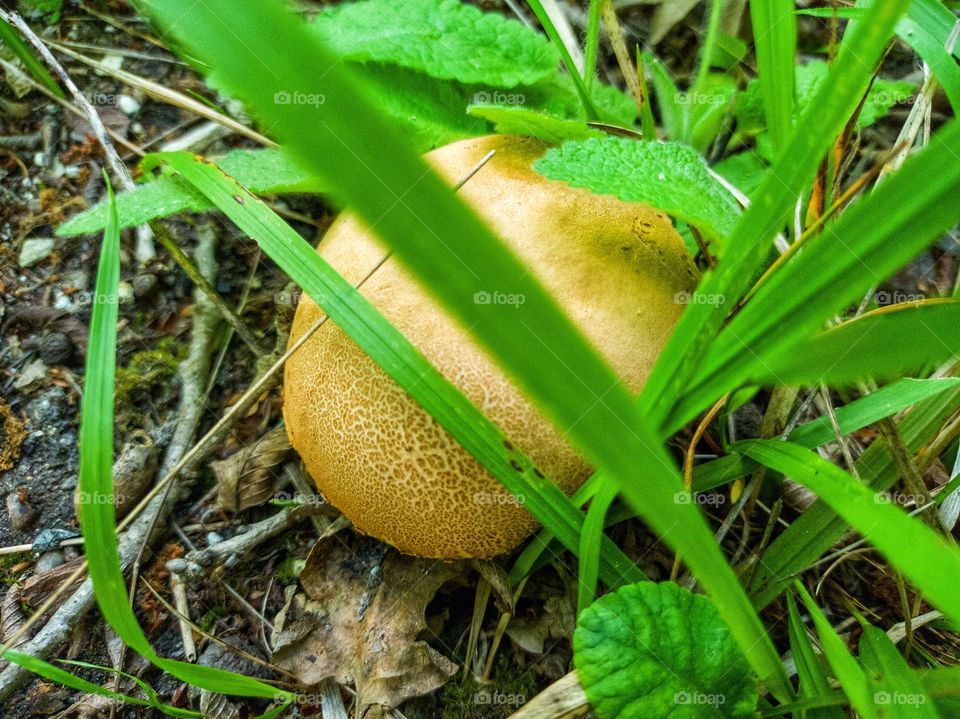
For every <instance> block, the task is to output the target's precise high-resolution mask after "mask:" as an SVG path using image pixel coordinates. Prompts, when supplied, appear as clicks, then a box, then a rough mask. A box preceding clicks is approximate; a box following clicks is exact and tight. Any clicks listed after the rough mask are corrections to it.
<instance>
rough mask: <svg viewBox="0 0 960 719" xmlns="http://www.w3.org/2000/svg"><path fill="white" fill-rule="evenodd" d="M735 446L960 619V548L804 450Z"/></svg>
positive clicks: (759, 443)
mask: <svg viewBox="0 0 960 719" xmlns="http://www.w3.org/2000/svg"><path fill="white" fill-rule="evenodd" d="M735 447H736V448H737V449H738V450H739V451H741V452H743V453H744V454H746V455H747V456H749V457H751V458H752V459H754V460H756V461H757V462H760V463H761V464H763V465H766V466H767V467H770V468H771V469H774V470H776V471H778V472H781V473H782V474H784V475H787V476H789V477H790V478H791V479H793V480H794V481H796V482H799V483H801V484H803V485H804V486H806V487H807V488H808V489H810V490H811V491H812V492H813V493H814V494H816V495H817V496H818V497H819V498H820V499H822V500H823V501H824V502H826V503H827V504H828V505H829V506H830V508H831V509H833V510H834V511H835V512H836V513H837V514H839V515H840V516H841V517H843V519H844V520H846V521H847V523H848V524H849V525H850V526H851V527H853V528H854V529H855V530H857V531H858V532H860V533H861V534H862V535H863V536H864V537H865V538H866V539H867V541H869V542H870V543H871V544H873V545H874V546H875V547H876V548H877V549H878V550H880V552H881V554H883V555H884V556H885V557H886V558H887V559H888V560H889V561H890V563H891V564H892V565H893V566H894V567H896V568H897V569H898V570H899V571H900V572H902V573H903V575H904V576H905V577H907V578H908V579H909V580H910V581H911V582H913V584H914V585H915V586H916V587H917V589H919V590H920V591H921V592H923V594H924V596H925V597H926V598H927V599H928V600H929V601H930V602H931V603H932V604H935V605H936V606H937V607H938V608H939V609H940V610H941V611H943V613H944V614H946V615H947V616H949V617H952V618H954V619H957V618H958V617H960V549H958V548H957V546H956V545H955V544H949V543H947V542H946V541H944V539H943V538H942V537H941V536H939V535H937V534H936V533H934V532H933V531H932V530H931V529H930V528H929V527H927V525H925V524H924V523H923V522H922V521H921V520H919V519H916V518H914V517H910V516H909V515H908V514H907V513H906V512H904V511H903V510H902V509H900V508H899V507H897V506H895V505H893V504H890V503H889V502H888V501H886V499H885V498H884V497H883V496H882V495H879V494H878V493H877V492H875V491H874V490H872V489H870V488H869V487H868V486H867V485H865V484H862V483H860V482H858V481H857V480H856V479H854V478H853V477H851V476H850V475H849V474H847V473H846V472H844V471H843V470H842V469H840V468H839V467H837V466H836V465H834V464H831V463H830V462H828V461H827V460H825V459H823V458H821V457H820V456H819V455H817V454H814V453H812V452H809V451H808V450H806V449H804V448H803V447H798V446H797V445H794V444H790V443H789V442H779V441H771V440H766V441H764V440H749V441H745V442H738V443H737V444H736V445H735Z"/></svg>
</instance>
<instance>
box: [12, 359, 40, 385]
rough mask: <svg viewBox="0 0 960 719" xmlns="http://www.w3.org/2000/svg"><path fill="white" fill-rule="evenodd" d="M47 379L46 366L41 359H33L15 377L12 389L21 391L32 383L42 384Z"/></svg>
mask: <svg viewBox="0 0 960 719" xmlns="http://www.w3.org/2000/svg"><path fill="white" fill-rule="evenodd" d="M46 377H47V366H46V365H45V364H44V363H43V360H41V359H35V360H33V362H31V363H30V364H28V365H27V366H26V367H24V368H23V370H22V371H21V372H20V373H19V374H18V375H17V379H16V380H14V382H13V388H14V389H19V390H23V389H26V388H27V387H30V386H32V385H33V384H34V383H39V382H42V381H43V380H44V379H46Z"/></svg>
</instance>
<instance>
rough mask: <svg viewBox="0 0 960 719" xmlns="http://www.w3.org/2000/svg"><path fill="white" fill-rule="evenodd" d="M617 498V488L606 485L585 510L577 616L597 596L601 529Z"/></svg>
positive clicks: (612, 485)
mask: <svg viewBox="0 0 960 719" xmlns="http://www.w3.org/2000/svg"><path fill="white" fill-rule="evenodd" d="M616 498H617V488H616V485H614V484H612V483H611V484H606V485H604V486H603V487H601V488H600V491H599V492H598V493H597V496H596V497H594V498H593V501H592V502H591V503H590V508H589V509H588V510H587V519H586V521H584V523H583V529H582V530H581V531H580V568H579V571H578V575H579V577H578V582H577V614H578V615H579V614H580V612H582V611H583V610H584V609H586V608H587V607H588V606H590V603H591V602H593V598H594V597H595V596H596V594H597V576H598V574H599V570H600V548H601V541H600V540H601V539H603V537H604V534H603V528H604V524H605V521H604V520H606V518H607V510H609V509H610V505H611V504H612V503H613V500H614V499H616Z"/></svg>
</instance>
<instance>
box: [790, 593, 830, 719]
mask: <svg viewBox="0 0 960 719" xmlns="http://www.w3.org/2000/svg"><path fill="white" fill-rule="evenodd" d="M787 635H788V637H789V638H790V650H791V652H792V654H793V662H794V665H795V666H796V668H797V679H798V680H799V682H800V684H799V691H798V692H797V694H798V696H799V697H800V698H801V699H815V698H817V697H825V696H829V695H830V694H831V693H832V691H833V689H832V688H831V686H830V682H829V680H828V679H827V675H826V674H824V672H823V667H822V666H821V665H820V660H819V659H817V654H816V652H815V651H814V649H813V643H812V642H811V641H810V637H809V636H807V633H806V631H805V630H804V628H803V620H802V619H801V618H800V612H798V611H797V603H796V602H795V601H794V599H793V594H790V593H788V594H787ZM843 717H844V713H843V711H842V710H840V709H837V708H828V709H811V710H807V711H804V712H800V713H799V717H798V719H843Z"/></svg>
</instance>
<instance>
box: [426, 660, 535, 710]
mask: <svg viewBox="0 0 960 719" xmlns="http://www.w3.org/2000/svg"><path fill="white" fill-rule="evenodd" d="M491 679H492V681H491V682H490V683H489V684H479V683H478V682H477V681H476V680H475V679H474V678H473V676H472V675H469V676H467V677H466V678H464V677H461V676H459V675H458V676H457V677H455V678H454V679H452V680H450V681H449V682H448V683H447V685H446V686H445V687H444V688H443V693H442V695H441V698H440V703H441V706H442V707H443V714H442V716H443V719H502V718H504V717H508V716H510V715H511V714H513V713H514V712H516V711H517V710H518V709H519V708H520V707H521V706H523V705H524V704H526V703H527V702H528V701H530V700H531V699H533V697H534V695H535V694H537V691H538V690H537V683H536V678H535V677H534V675H533V672H531V671H530V670H529V669H528V670H526V671H524V670H522V669H519V668H518V667H517V666H516V665H514V664H512V663H511V662H510V661H509V660H508V659H507V657H506V656H505V655H504V654H501V655H500V656H498V657H497V660H496V662H495V663H494V668H493V676H492V678H491Z"/></svg>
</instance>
